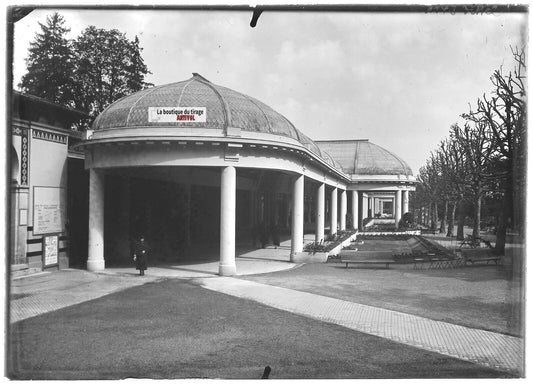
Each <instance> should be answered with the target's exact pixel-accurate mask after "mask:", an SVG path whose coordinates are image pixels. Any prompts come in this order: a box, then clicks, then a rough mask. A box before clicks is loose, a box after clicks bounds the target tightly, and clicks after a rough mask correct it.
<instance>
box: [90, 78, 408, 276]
mask: <svg viewBox="0 0 533 386" xmlns="http://www.w3.org/2000/svg"><path fill="white" fill-rule="evenodd" d="M81 146H82V147H83V150H84V152H85V167H86V168H87V169H88V170H89V253H88V260H87V268H88V269H89V270H101V269H104V267H105V265H106V261H105V260H106V259H105V258H104V257H105V256H109V257H110V258H112V259H116V260H120V259H127V258H128V254H129V243H130V240H132V239H134V238H136V237H138V236H139V235H141V234H143V235H145V236H146V238H147V239H148V240H150V241H151V244H152V248H153V253H154V254H155V255H157V256H158V257H160V258H169V259H173V258H176V259H179V258H180V256H182V255H184V250H185V249H186V248H190V247H191V246H192V247H194V248H204V247H208V246H211V247H213V248H215V249H216V248H218V249H219V254H220V263H219V273H220V274H221V275H233V274H235V273H236V265H235V254H236V252H235V250H236V245H237V244H239V243H249V242H250V240H251V239H252V238H255V237H258V233H260V232H261V229H263V230H264V229H272V228H276V230H277V231H279V232H280V233H282V234H283V233H286V234H287V235H288V234H290V237H291V256H294V255H295V254H296V253H298V252H301V251H302V249H303V237H304V232H308V231H309V232H312V233H314V234H315V238H316V240H317V241H320V240H323V239H324V235H325V234H326V233H332V234H334V233H336V232H337V231H338V230H344V229H346V228H347V227H349V228H352V227H353V228H355V229H357V228H360V227H361V226H362V224H363V221H364V219H366V218H373V217H375V216H376V215H378V214H379V216H380V217H384V218H390V219H391V221H393V222H395V223H396V224H398V222H399V220H400V217H401V215H402V213H405V212H407V211H408V210H409V191H411V190H414V184H415V179H414V178H413V175H412V171H411V169H410V168H409V166H408V165H407V164H406V163H405V162H404V161H403V160H401V159H400V158H399V157H397V156H396V155H394V154H392V153H391V152H389V151H387V150H385V149H383V148H381V147H380V146H378V145H375V144H373V143H371V142H369V141H368V140H340V141H313V140H311V139H310V138H309V137H307V136H306V135H305V134H304V133H303V132H302V131H300V130H299V129H297V128H296V127H294V125H293V124H292V123H291V122H290V121H289V120H288V119H287V118H285V117H284V116H282V115H281V114H279V113H277V112H276V111H274V110H273V109H272V108H270V107H269V106H267V105H265V104H264V103H262V102H260V101H258V100H256V99H254V98H252V97H249V96H247V95H244V94H241V93H239V92H236V91H233V90H230V89H228V88H225V87H222V86H218V85H215V84H213V83H211V82H209V81H208V80H206V79H205V78H203V77H202V76H200V75H198V74H193V77H192V78H190V79H188V80H185V81H182V82H177V83H172V84H167V85H162V86H157V87H153V88H150V89H146V90H142V91H139V92H137V93H135V94H132V95H129V96H127V97H124V98H122V99H120V100H118V101H116V102H114V103H112V104H111V105H110V106H109V107H108V108H107V109H105V110H104V111H103V112H102V113H101V114H100V115H99V116H98V117H97V118H96V120H95V121H94V123H93V126H92V130H91V131H90V132H88V136H87V139H86V140H85V141H84V142H83V144H82V145H81ZM111 256H112V257H111Z"/></svg>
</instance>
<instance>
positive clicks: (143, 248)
mask: <svg viewBox="0 0 533 386" xmlns="http://www.w3.org/2000/svg"><path fill="white" fill-rule="evenodd" d="M149 254H150V246H149V245H148V243H147V242H146V241H145V240H144V236H141V237H140V238H139V241H138V242H137V243H136V244H135V248H134V250H133V261H135V263H136V267H135V268H136V269H138V270H139V275H140V276H144V271H145V270H147V269H148V256H149Z"/></svg>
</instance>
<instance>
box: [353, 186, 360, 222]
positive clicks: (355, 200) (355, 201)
mask: <svg viewBox="0 0 533 386" xmlns="http://www.w3.org/2000/svg"><path fill="white" fill-rule="evenodd" d="M352 219H353V229H355V230H357V229H359V192H357V190H353V191H352Z"/></svg>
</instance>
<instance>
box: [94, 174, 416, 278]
mask: <svg viewBox="0 0 533 386" xmlns="http://www.w3.org/2000/svg"><path fill="white" fill-rule="evenodd" d="M304 179H305V177H304V175H302V174H300V175H297V176H295V177H293V182H292V187H291V189H292V192H291V193H292V217H291V220H292V221H291V259H292V257H293V256H294V254H296V253H298V252H302V250H303V237H304ZM339 190H340V211H339V208H338V197H339ZM220 192H221V194H220V197H221V204H220V262H219V274H220V275H222V276H231V275H234V274H235V273H236V265H235V226H236V220H235V219H236V200H237V194H236V193H237V173H236V169H235V167H234V166H225V167H222V173H221V179H220ZM408 193H409V192H408V191H407V190H403V191H402V190H397V191H396V194H395V208H396V210H395V214H396V215H395V220H396V221H395V222H396V224H398V222H399V220H400V218H401V215H402V213H405V212H407V211H408V208H409V195H408ZM351 194H352V196H351V202H352V205H351V216H352V219H353V227H354V229H358V227H359V225H360V224H359V220H358V219H359V199H360V193H359V192H358V191H357V190H352V191H351ZM325 198H326V184H325V183H319V184H318V186H317V190H316V216H315V218H316V224H315V227H316V228H315V240H316V242H321V241H323V240H324V233H325V221H326V214H325V210H326V202H325ZM347 206H348V205H347V190H346V189H341V188H338V187H333V189H332V190H331V198H330V208H329V209H330V220H331V221H330V233H331V234H335V233H337V232H338V231H339V230H340V231H344V230H346V215H347V210H348V208H347ZM338 213H339V215H340V219H337V214H338ZM363 214H364V213H363ZM104 268H105V260H104V174H103V172H101V171H98V170H96V169H93V168H91V169H90V171H89V249H88V259H87V269H88V270H89V271H98V270H103V269H104Z"/></svg>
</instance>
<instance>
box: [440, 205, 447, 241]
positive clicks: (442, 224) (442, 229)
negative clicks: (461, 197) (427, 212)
mask: <svg viewBox="0 0 533 386" xmlns="http://www.w3.org/2000/svg"><path fill="white" fill-rule="evenodd" d="M447 222H448V200H444V213H443V214H442V219H441V220H440V230H439V232H440V233H444V232H446V223H447Z"/></svg>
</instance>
